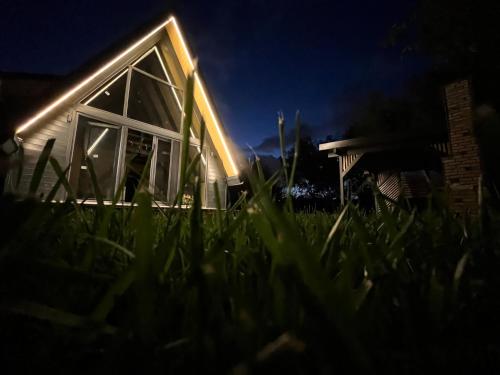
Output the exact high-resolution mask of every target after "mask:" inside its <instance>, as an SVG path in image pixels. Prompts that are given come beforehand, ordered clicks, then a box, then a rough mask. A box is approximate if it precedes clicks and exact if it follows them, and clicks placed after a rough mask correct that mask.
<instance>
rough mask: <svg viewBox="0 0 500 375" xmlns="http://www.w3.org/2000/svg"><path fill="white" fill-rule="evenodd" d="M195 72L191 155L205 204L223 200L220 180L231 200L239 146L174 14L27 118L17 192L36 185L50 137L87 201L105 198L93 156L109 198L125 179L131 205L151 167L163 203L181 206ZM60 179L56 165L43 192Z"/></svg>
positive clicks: (10, 185) (152, 186) (20, 132)
mask: <svg viewBox="0 0 500 375" xmlns="http://www.w3.org/2000/svg"><path fill="white" fill-rule="evenodd" d="M192 72H194V102H195V105H194V114H193V125H192V128H191V130H190V151H189V153H190V155H191V157H192V156H193V155H194V154H195V153H201V156H200V160H201V163H200V165H201V176H202V186H203V194H202V197H203V198H202V199H203V205H204V207H206V208H213V207H215V205H216V197H215V194H216V189H215V186H214V182H217V185H218V190H219V193H220V199H221V203H222V205H225V197H226V189H227V186H228V185H231V184H235V183H238V168H237V166H236V160H235V156H234V155H233V153H234V151H233V147H232V146H231V143H230V141H229V140H228V139H227V138H226V136H225V133H224V129H223V128H222V124H221V121H220V119H219V117H218V115H217V113H216V110H215V109H214V105H213V103H212V101H211V99H210V96H209V95H208V92H207V89H206V87H205V84H204V82H203V81H202V79H201V77H200V74H199V72H197V71H195V66H194V63H193V60H192V57H191V54H190V52H189V48H188V46H187V44H186V41H185V39H184V37H183V35H182V33H181V30H180V28H179V25H178V23H177V21H176V19H175V18H174V17H169V18H168V19H167V20H166V21H164V22H162V23H161V24H159V25H157V26H156V27H154V28H153V29H152V30H150V31H149V32H148V33H146V34H145V35H143V36H142V37H139V38H138V39H136V40H134V41H132V42H131V43H130V44H129V45H126V46H123V49H122V50H121V52H118V53H117V54H115V55H114V56H111V57H110V58H109V59H107V60H106V61H105V62H104V63H103V64H102V65H100V66H99V67H97V69H96V70H94V71H92V72H90V73H89V74H88V75H86V76H84V77H80V79H79V80H78V81H76V82H74V83H73V85H72V86H70V87H67V88H65V90H64V91H62V92H61V94H60V95H59V96H58V97H56V98H55V99H54V100H53V101H51V102H49V103H48V104H46V105H45V106H44V107H42V108H40V109H39V110H38V112H36V113H34V114H33V115H32V116H31V117H29V118H27V119H26V120H24V121H22V122H21V123H19V124H18V126H17V128H16V131H15V133H16V139H17V140H18V141H19V142H21V143H22V149H23V153H24V156H23V164H24V165H23V168H22V175H21V176H20V183H19V184H18V185H17V188H16V189H15V190H16V192H17V193H20V194H24V193H26V192H27V191H28V187H29V184H30V181H31V178H32V175H33V171H34V168H35V165H36V162H37V160H38V158H39V156H40V153H41V151H42V149H43V147H44V145H45V143H46V142H47V140H48V139H51V138H55V139H56V141H55V145H54V147H53V151H52V156H53V157H55V158H56V159H57V160H58V162H59V163H60V165H61V166H63V167H65V166H68V165H69V166H70V167H69V181H70V184H71V186H72V189H73V190H74V193H75V194H76V195H77V198H78V199H81V200H83V201H85V202H89V203H92V202H93V201H95V196H94V192H93V188H92V184H91V181H90V176H89V171H88V166H87V163H86V158H91V160H92V165H93V166H94V169H95V172H96V175H97V180H98V182H99V186H100V190H101V191H102V194H103V196H104V198H105V199H106V200H111V199H112V198H113V196H114V194H115V193H116V191H117V189H118V186H119V184H120V182H121V181H125V189H124V192H123V194H122V197H121V199H120V200H121V202H129V201H130V200H131V197H132V196H133V193H134V191H135V189H137V188H138V187H137V181H138V178H139V176H140V175H141V174H142V171H144V170H145V168H148V167H150V168H149V176H148V184H147V185H148V188H149V191H150V192H151V193H152V194H153V196H154V198H155V200H157V201H158V202H159V203H161V204H165V205H169V204H171V203H172V201H173V198H174V197H175V195H176V194H177V192H178V190H179V170H180V149H181V147H180V146H181V140H182V131H181V121H182V104H183V92H184V90H183V89H184V87H185V82H186V79H187V76H188V75H189V74H191V73H192ZM202 118H203V120H204V122H205V124H206V133H205V143H204V146H203V149H201V148H200V139H199V138H200V134H199V132H200V124H201V120H202ZM148 156H149V157H150V165H148V166H147V165H146V163H147V160H148ZM15 173H16V171H14V170H13V171H12V172H11V173H10V175H9V176H8V178H7V181H6V190H7V191H13V190H14V185H15V180H17V177H16V176H15ZM57 179H58V178H57V175H56V173H55V171H54V170H53V169H52V167H51V166H47V168H46V170H45V172H44V176H43V178H42V182H41V185H40V188H39V191H38V192H37V193H38V194H44V193H45V194H47V192H49V191H50V190H51V189H52V187H53V186H54V184H56V182H57ZM187 193H188V194H189V189H188V190H187ZM66 194H67V193H66V192H65V191H64V189H60V191H59V192H58V194H57V196H56V198H57V199H58V200H62V199H65V196H66Z"/></svg>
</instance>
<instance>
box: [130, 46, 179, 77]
mask: <svg viewBox="0 0 500 375" xmlns="http://www.w3.org/2000/svg"><path fill="white" fill-rule="evenodd" d="M133 65H134V66H135V67H136V68H138V69H141V70H143V71H145V72H147V73H149V74H152V75H154V76H155V77H158V78H160V79H162V80H164V81H167V82H170V80H169V79H168V77H167V75H166V67H165V64H163V66H162V61H161V60H160V55H159V53H158V50H157V49H155V48H153V49H152V50H151V52H149V53H148V54H147V55H146V56H145V57H143V58H141V59H139V60H138V61H137V62H136V63H135V64H133Z"/></svg>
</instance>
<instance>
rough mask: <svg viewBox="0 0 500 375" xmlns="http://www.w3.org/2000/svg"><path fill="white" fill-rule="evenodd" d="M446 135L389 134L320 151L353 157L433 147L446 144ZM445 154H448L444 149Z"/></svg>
mask: <svg viewBox="0 0 500 375" xmlns="http://www.w3.org/2000/svg"><path fill="white" fill-rule="evenodd" d="M446 137H447V136H446V133H442V132H435V133H428V132H427V133H408V134H387V135H382V136H376V137H369V138H368V137H359V138H351V139H346V140H341V141H335V142H328V143H322V144H320V145H319V150H320V151H329V150H331V151H332V154H331V156H332V157H335V156H337V155H341V154H342V155H345V154H347V155H352V154H361V153H366V152H381V151H387V150H394V149H399V148H411V147H418V146H427V145H428V146H431V145H435V144H441V143H446V142H447V138H446ZM442 151H443V152H446V151H445V150H444V149H443V150H442Z"/></svg>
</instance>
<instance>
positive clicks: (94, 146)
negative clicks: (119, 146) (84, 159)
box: [87, 128, 109, 155]
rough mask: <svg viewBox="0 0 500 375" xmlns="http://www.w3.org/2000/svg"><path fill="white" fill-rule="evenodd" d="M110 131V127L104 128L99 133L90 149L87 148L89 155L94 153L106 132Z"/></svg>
mask: <svg viewBox="0 0 500 375" xmlns="http://www.w3.org/2000/svg"><path fill="white" fill-rule="evenodd" d="M108 131H109V129H108V128H106V129H104V131H103V132H102V133H101V134H100V135H99V137H97V139H96V140H95V141H94V143H92V146H90V147H89V149H88V150H87V155H90V154H91V153H92V151H94V149H95V148H96V147H97V145H98V144H99V142H101V140H102V139H103V138H104V136H105V135H106V133H107V132H108Z"/></svg>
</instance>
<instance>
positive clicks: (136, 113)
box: [127, 71, 181, 132]
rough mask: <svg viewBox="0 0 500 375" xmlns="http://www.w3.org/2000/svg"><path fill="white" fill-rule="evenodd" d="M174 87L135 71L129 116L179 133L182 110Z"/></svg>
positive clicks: (131, 86)
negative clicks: (174, 92) (175, 95)
mask: <svg viewBox="0 0 500 375" xmlns="http://www.w3.org/2000/svg"><path fill="white" fill-rule="evenodd" d="M172 90H173V89H172V87H171V86H169V85H166V84H164V83H162V82H159V81H157V80H155V79H153V78H150V77H147V76H145V75H144V74H141V73H139V72H136V71H134V72H133V73H132V80H131V83H130V97H129V103H128V113H127V116H128V117H130V118H133V119H135V120H139V121H142V122H146V123H148V124H152V125H156V126H160V127H162V128H165V129H169V130H173V131H176V132H178V131H179V129H180V120H181V110H180V108H179V105H178V103H177V100H176V99H175V97H174V94H173V91H172Z"/></svg>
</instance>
